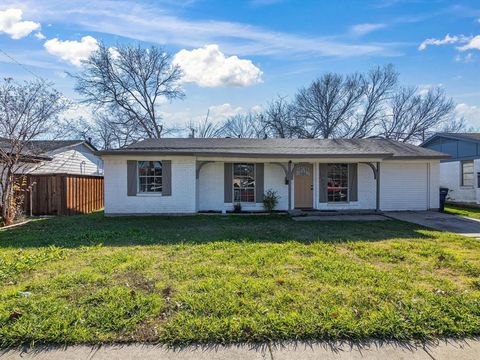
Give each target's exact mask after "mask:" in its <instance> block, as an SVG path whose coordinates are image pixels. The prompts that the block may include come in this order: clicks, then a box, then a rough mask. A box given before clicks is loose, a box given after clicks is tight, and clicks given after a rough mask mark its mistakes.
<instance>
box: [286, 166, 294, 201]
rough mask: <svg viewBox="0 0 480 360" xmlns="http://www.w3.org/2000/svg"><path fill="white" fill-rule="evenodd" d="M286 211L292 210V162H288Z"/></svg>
mask: <svg viewBox="0 0 480 360" xmlns="http://www.w3.org/2000/svg"><path fill="white" fill-rule="evenodd" d="M287 177H288V210H292V177H293V176H292V160H290V161H289V162H288V175H287Z"/></svg>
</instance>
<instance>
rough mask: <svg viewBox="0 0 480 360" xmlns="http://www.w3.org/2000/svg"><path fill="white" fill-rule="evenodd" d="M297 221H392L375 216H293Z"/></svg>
mask: <svg viewBox="0 0 480 360" xmlns="http://www.w3.org/2000/svg"><path fill="white" fill-rule="evenodd" d="M292 219H293V220H295V221H383V220H391V219H390V218H388V217H385V216H382V215H375V214H358V215H307V216H293V217H292Z"/></svg>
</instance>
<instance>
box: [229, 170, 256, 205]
mask: <svg viewBox="0 0 480 360" xmlns="http://www.w3.org/2000/svg"><path fill="white" fill-rule="evenodd" d="M233 201H234V202H255V165H254V164H233Z"/></svg>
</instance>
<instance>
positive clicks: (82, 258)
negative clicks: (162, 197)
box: [0, 213, 480, 346]
mask: <svg viewBox="0 0 480 360" xmlns="http://www.w3.org/2000/svg"><path fill="white" fill-rule="evenodd" d="M479 276H480V241H478V240H476V239H468V238H463V237H460V236H455V235H453V234H445V233H440V232H434V231H429V230H426V229H423V228H420V227H418V226H417V225H412V224H407V223H402V222H397V221H383V222H335V223H333V222H332V223H325V222H301V223H297V222H294V221H293V220H291V219H290V218H288V217H286V216H271V217H270V216H236V217H235V216H231V217H223V216H194V217H137V218H132V217H130V218H104V217H103V214H102V213H96V214H92V215H85V216H76V217H65V218H54V219H44V220H37V221H33V222H31V223H29V224H27V225H25V226H22V227H19V228H14V229H10V230H6V231H1V232H0V346H10V345H18V344H22V343H23V344H24V343H37V344H38V343H62V344H63V343H100V342H108V341H121V342H124V341H148V342H160V343H169V344H187V343H191V342H209V343H210V342H215V343H226V342H237V341H251V342H258V341H269V340H313V339H316V340H328V339H330V340H331V339H366V338H372V337H373V338H381V339H399V340H410V339H425V338H432V337H444V336H453V337H465V336H478V335H480V277H479ZM25 292H26V293H25Z"/></svg>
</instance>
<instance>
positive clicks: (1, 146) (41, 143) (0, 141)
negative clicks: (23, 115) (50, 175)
mask: <svg viewBox="0 0 480 360" xmlns="http://www.w3.org/2000/svg"><path fill="white" fill-rule="evenodd" d="M83 143H85V144H87V146H90V147H91V148H92V150H96V149H95V148H94V147H93V146H92V145H91V144H90V143H89V142H88V141H84V140H32V141H29V142H28V145H27V146H25V147H23V151H22V153H21V155H23V156H28V157H32V158H38V159H42V160H46V159H50V157H49V156H48V155H47V154H48V153H49V152H51V151H55V150H58V149H61V148H64V147H69V146H75V145H79V144H83ZM14 147H15V148H17V147H16V146H12V142H11V141H10V140H9V139H7V138H0V150H2V151H5V152H7V153H8V152H11V151H12V148H14Z"/></svg>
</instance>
